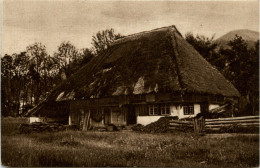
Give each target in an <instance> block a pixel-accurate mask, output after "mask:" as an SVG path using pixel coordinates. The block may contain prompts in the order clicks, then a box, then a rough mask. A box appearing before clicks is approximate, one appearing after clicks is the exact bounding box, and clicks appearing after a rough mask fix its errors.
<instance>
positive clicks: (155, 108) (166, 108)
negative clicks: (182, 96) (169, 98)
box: [149, 104, 170, 115]
mask: <svg viewBox="0 0 260 168" xmlns="http://www.w3.org/2000/svg"><path fill="white" fill-rule="evenodd" d="M149 115H170V105H168V104H161V105H149Z"/></svg>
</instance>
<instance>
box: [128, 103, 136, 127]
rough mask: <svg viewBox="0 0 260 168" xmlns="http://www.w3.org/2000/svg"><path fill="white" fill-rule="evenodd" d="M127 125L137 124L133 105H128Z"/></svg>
mask: <svg viewBox="0 0 260 168" xmlns="http://www.w3.org/2000/svg"><path fill="white" fill-rule="evenodd" d="M126 121H127V125H130V124H136V114H135V108H134V106H132V105H128V106H127V120H126Z"/></svg>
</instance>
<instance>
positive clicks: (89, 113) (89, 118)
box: [86, 110, 90, 130]
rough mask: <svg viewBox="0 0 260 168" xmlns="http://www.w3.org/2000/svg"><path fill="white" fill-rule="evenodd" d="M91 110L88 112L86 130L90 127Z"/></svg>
mask: <svg viewBox="0 0 260 168" xmlns="http://www.w3.org/2000/svg"><path fill="white" fill-rule="evenodd" d="M89 120H90V110H89V112H88V119H87V124H86V130H88V127H89V123H90V121H89Z"/></svg>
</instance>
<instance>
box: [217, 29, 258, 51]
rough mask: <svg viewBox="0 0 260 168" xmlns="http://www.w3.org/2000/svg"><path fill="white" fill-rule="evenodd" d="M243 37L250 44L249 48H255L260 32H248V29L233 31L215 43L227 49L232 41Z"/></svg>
mask: <svg viewBox="0 0 260 168" xmlns="http://www.w3.org/2000/svg"><path fill="white" fill-rule="evenodd" d="M236 34H237V35H238V36H241V37H242V38H243V39H244V40H245V41H246V42H247V44H248V46H249V47H250V48H251V47H254V45H255V42H256V41H257V40H258V39H259V32H257V31H252V30H247V29H241V30H233V31H230V32H228V33H226V34H225V35H223V36H221V37H219V38H218V39H216V40H215V42H217V43H219V44H220V45H222V46H223V47H227V46H228V45H227V44H228V42H229V41H230V40H233V39H234V38H235V36H236Z"/></svg>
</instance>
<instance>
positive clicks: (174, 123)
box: [169, 117, 205, 133]
mask: <svg viewBox="0 0 260 168" xmlns="http://www.w3.org/2000/svg"><path fill="white" fill-rule="evenodd" d="M204 128H205V120H204V118H203V117H200V118H193V119H192V120H190V121H183V120H170V121H169V129H171V130H178V131H185V132H186V131H194V132H195V133H203V132H204Z"/></svg>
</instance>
